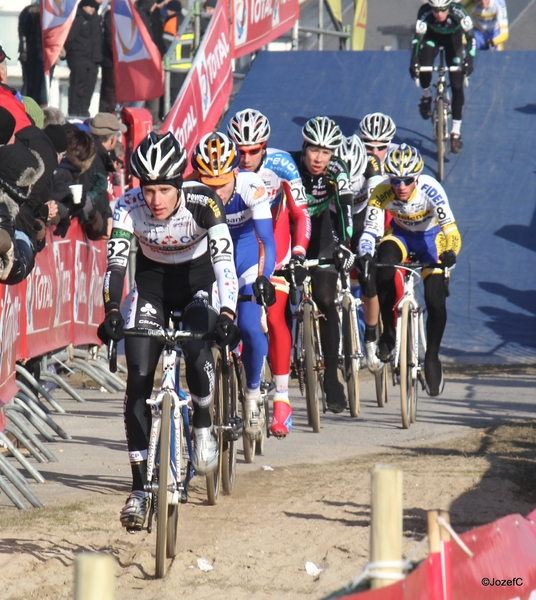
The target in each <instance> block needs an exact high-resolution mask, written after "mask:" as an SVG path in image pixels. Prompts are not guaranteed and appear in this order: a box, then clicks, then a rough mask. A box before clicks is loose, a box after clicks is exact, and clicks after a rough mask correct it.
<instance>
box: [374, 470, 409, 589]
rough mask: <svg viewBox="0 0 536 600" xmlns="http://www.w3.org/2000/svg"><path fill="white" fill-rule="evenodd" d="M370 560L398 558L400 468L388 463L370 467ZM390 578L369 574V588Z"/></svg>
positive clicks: (391, 570)
mask: <svg viewBox="0 0 536 600" xmlns="http://www.w3.org/2000/svg"><path fill="white" fill-rule="evenodd" d="M371 513H372V514H371V531H370V562H372V563H378V562H384V561H389V562H401V561H402V471H400V469H396V468H395V467H391V466H388V465H376V466H375V467H374V468H373V469H372V502H371ZM373 571H375V572H382V571H387V572H389V573H401V572H402V569H401V567H400V566H398V567H395V566H391V565H390V566H388V567H373ZM394 582H395V580H394V579H392V578H385V579H383V578H381V577H375V578H371V588H372V589H375V588H380V587H384V586H386V585H391V584H392V583H394Z"/></svg>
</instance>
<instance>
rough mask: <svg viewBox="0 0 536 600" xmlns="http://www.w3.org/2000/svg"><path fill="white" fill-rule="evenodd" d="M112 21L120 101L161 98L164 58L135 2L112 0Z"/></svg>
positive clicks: (117, 88) (118, 100) (116, 78)
mask: <svg viewBox="0 0 536 600" xmlns="http://www.w3.org/2000/svg"><path fill="white" fill-rule="evenodd" d="M111 20H112V37H113V44H112V50H113V55H114V79H115V95H116V99H117V102H136V101H137V100H152V99H153V98H160V97H161V96H163V95H164V70H163V68H162V57H161V55H160V51H159V50H158V48H157V47H156V45H155V43H154V42H153V40H152V39H151V36H150V35H149V32H148V31H147V28H146V27H145V25H144V23H143V21H142V20H141V17H140V15H139V14H138V11H137V10H136V9H135V8H134V6H133V4H132V1H131V0H112V7H111Z"/></svg>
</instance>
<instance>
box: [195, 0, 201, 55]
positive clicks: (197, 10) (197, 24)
mask: <svg viewBox="0 0 536 600" xmlns="http://www.w3.org/2000/svg"><path fill="white" fill-rule="evenodd" d="M200 43H201V4H200V2H199V0H195V2H194V53H195V52H196V51H197V49H198V48H199V44H200Z"/></svg>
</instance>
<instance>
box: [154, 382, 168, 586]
mask: <svg viewBox="0 0 536 600" xmlns="http://www.w3.org/2000/svg"><path fill="white" fill-rule="evenodd" d="M171 400H172V398H171V394H170V393H167V392H166V393H165V394H164V396H163V398H162V419H161V424H160V448H159V459H158V492H157V507H158V512H157V515H156V569H155V577H156V578H157V579H162V577H164V576H165V574H166V563H167V541H166V540H167V533H168V510H169V499H168V484H169V479H170V477H169V471H170V469H169V461H170V448H171Z"/></svg>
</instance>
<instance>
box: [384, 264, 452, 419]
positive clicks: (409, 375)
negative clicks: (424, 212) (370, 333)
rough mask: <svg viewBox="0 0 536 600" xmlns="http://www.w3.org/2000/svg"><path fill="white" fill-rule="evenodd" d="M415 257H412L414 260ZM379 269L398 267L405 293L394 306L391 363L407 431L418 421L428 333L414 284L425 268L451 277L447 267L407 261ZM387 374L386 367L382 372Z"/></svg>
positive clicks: (424, 386)
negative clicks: (419, 387) (393, 344)
mask: <svg viewBox="0 0 536 600" xmlns="http://www.w3.org/2000/svg"><path fill="white" fill-rule="evenodd" d="M411 258H413V257H411ZM376 266H377V267H379V268H381V267H388V268H391V269H392V268H396V269H397V270H398V272H399V273H400V274H401V276H402V282H403V293H402V296H401V298H400V300H398V302H397V303H396V305H395V313H396V316H397V318H396V336H395V347H394V351H393V353H392V355H391V358H390V360H389V362H390V365H391V373H392V378H393V385H396V384H397V383H399V386H400V409H401V417H402V427H403V428H404V429H408V428H409V426H410V424H411V423H415V421H416V419H417V399H418V386H419V383H420V384H421V386H422V389H423V390H424V389H426V384H425V382H424V377H423V372H424V355H425V353H426V334H425V328H424V312H425V310H426V309H423V308H422V307H421V306H420V304H419V301H418V299H417V296H416V294H415V285H416V283H417V281H418V279H419V278H420V277H421V274H420V271H421V270H422V269H438V268H440V269H442V270H443V273H444V277H445V278H447V277H448V268H445V267H444V266H443V265H442V264H440V263H439V264H438V263H420V262H410V261H408V262H405V263H400V264H383V263H378V264H377V265H376ZM383 370H384V371H385V367H384V369H383Z"/></svg>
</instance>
